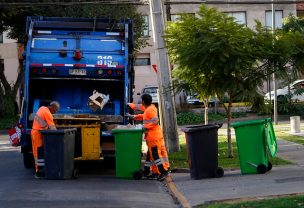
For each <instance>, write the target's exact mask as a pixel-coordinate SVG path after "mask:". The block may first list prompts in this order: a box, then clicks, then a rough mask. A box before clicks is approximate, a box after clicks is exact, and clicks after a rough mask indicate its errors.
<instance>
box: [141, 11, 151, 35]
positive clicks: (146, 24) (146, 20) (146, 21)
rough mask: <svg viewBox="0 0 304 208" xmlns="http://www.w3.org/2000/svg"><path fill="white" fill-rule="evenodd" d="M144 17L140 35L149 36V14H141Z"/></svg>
mask: <svg viewBox="0 0 304 208" xmlns="http://www.w3.org/2000/svg"><path fill="white" fill-rule="evenodd" d="M143 19H144V29H143V31H142V37H149V36H150V35H149V16H148V15H144V16H143Z"/></svg>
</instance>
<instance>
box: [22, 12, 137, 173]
mask: <svg viewBox="0 0 304 208" xmlns="http://www.w3.org/2000/svg"><path fill="white" fill-rule="evenodd" d="M26 35H27V44H26V48H25V52H24V60H25V61H24V70H25V71H24V72H25V73H24V74H25V76H24V85H23V86H22V90H21V92H22V93H21V96H22V106H23V107H22V110H21V111H22V113H21V115H22V116H21V118H20V121H21V124H22V128H23V129H22V135H21V141H20V144H21V152H22V153H23V161H24V166H25V167H26V168H30V167H33V164H34V162H33V155H32V143H31V136H30V134H31V128H32V123H33V118H34V115H35V113H36V112H37V110H38V109H39V107H41V106H47V105H49V103H50V102H51V101H54V100H56V101H58V102H59V103H60V109H59V111H58V112H57V113H56V114H54V115H53V116H54V122H55V124H56V126H57V128H70V127H71V128H77V132H76V136H75V153H74V154H75V159H78V160H101V159H106V158H111V157H113V156H114V155H115V145H114V137H113V135H112V133H111V131H109V130H111V128H113V127H114V126H115V125H118V124H121V125H125V124H127V123H128V117H127V116H126V112H127V103H128V102H132V101H133V100H132V96H133V91H134V85H133V84H134V68H133V56H132V53H133V31H132V20H129V19H123V20H115V19H98V18H66V17H41V16H35V17H27V24H26Z"/></svg>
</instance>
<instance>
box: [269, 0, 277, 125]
mask: <svg viewBox="0 0 304 208" xmlns="http://www.w3.org/2000/svg"><path fill="white" fill-rule="evenodd" d="M271 11H272V19H271V20H272V21H271V25H272V35H274V30H275V8H274V0H271ZM272 38H274V37H272ZM273 41H274V40H273ZM272 44H273V43H272ZM275 67H276V66H275V62H273V69H275ZM272 78H273V92H274V95H273V121H274V124H275V125H277V124H278V101H277V81H276V76H275V72H274V73H273V77H272ZM270 101H271V100H270Z"/></svg>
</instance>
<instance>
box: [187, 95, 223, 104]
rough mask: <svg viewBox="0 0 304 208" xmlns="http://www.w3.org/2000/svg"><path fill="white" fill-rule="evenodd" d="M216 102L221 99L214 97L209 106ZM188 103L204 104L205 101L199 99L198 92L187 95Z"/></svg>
mask: <svg viewBox="0 0 304 208" xmlns="http://www.w3.org/2000/svg"><path fill="white" fill-rule="evenodd" d="M215 102H219V100H218V99H217V98H216V97H212V98H211V99H210V100H209V107H213V106H214V105H215ZM187 103H188V104H189V105H204V101H203V100H202V99H199V98H198V97H197V94H196V93H194V94H190V95H187Z"/></svg>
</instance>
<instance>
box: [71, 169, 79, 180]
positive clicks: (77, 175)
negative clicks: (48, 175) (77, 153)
mask: <svg viewBox="0 0 304 208" xmlns="http://www.w3.org/2000/svg"><path fill="white" fill-rule="evenodd" d="M72 177H73V178H74V179H76V178H78V177H79V170H78V169H74V170H73V175H72Z"/></svg>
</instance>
